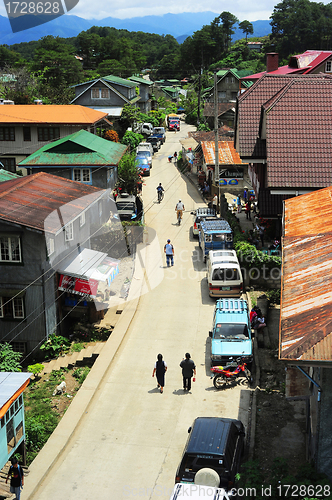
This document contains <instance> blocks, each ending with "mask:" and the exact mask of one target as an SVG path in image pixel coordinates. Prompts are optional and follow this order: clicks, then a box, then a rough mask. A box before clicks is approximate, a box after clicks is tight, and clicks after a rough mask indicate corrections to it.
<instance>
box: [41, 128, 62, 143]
mask: <svg viewBox="0 0 332 500" xmlns="http://www.w3.org/2000/svg"><path fill="white" fill-rule="evenodd" d="M37 132H38V141H53V140H54V139H60V129H59V127H38V128H37Z"/></svg>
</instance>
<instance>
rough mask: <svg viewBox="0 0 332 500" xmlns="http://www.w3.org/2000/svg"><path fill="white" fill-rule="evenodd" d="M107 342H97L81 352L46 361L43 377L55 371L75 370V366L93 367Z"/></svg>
mask: <svg viewBox="0 0 332 500" xmlns="http://www.w3.org/2000/svg"><path fill="white" fill-rule="evenodd" d="M104 344H105V342H96V343H95V344H92V345H89V346H87V347H85V348H84V349H82V350H81V351H80V352H72V353H70V354H65V355H64V356H60V357H59V358H57V359H51V360H50V361H44V362H43V363H42V364H43V365H44V370H43V371H42V373H41V375H44V374H46V373H51V372H52V371H53V370H60V369H61V368H74V367H75V366H92V365H93V363H94V362H95V361H96V359H97V357H98V356H99V354H100V352H101V350H102V348H103V346H104Z"/></svg>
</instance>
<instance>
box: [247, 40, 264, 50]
mask: <svg viewBox="0 0 332 500" xmlns="http://www.w3.org/2000/svg"><path fill="white" fill-rule="evenodd" d="M247 47H248V49H249V50H255V51H256V52H260V51H261V50H262V47H263V43H262V42H258V41H257V42H247Z"/></svg>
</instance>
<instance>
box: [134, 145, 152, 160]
mask: <svg viewBox="0 0 332 500" xmlns="http://www.w3.org/2000/svg"><path fill="white" fill-rule="evenodd" d="M141 151H149V152H150V154H151V157H152V156H153V147H152V144H150V143H149V142H140V143H139V145H138V146H137V148H136V154H139V153H140V152H141Z"/></svg>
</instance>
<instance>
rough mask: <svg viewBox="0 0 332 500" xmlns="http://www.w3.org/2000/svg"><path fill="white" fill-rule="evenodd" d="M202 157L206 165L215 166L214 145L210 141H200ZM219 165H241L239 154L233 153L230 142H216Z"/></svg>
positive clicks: (232, 146)
mask: <svg viewBox="0 0 332 500" xmlns="http://www.w3.org/2000/svg"><path fill="white" fill-rule="evenodd" d="M201 144H202V149H203V155H204V160H205V163H206V165H215V143H214V142H212V141H202V143H201ZM218 152H219V165H241V164H242V161H241V158H240V156H239V154H238V153H237V152H236V151H235V149H234V145H233V143H232V142H230V141H219V142H218Z"/></svg>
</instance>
